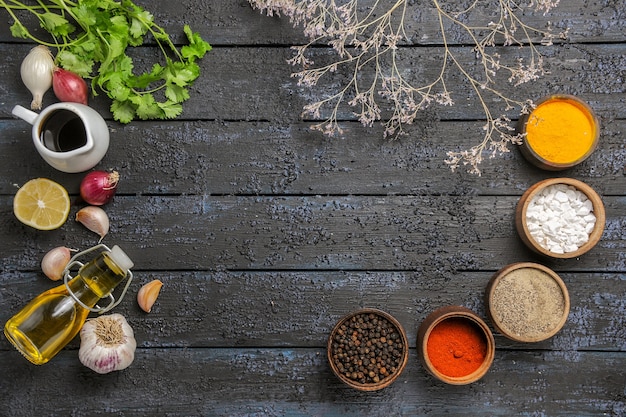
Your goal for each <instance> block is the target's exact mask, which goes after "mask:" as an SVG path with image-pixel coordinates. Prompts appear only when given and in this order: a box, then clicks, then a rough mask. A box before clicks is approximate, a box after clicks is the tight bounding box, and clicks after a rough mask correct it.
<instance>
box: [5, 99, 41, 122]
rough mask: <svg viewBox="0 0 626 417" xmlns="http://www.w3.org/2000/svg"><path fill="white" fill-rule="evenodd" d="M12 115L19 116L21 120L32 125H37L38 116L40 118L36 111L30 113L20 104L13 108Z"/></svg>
mask: <svg viewBox="0 0 626 417" xmlns="http://www.w3.org/2000/svg"><path fill="white" fill-rule="evenodd" d="M11 113H13V115H14V116H17V117H19V118H20V119H22V120H24V121H26V122H28V123H30V124H31V125H32V124H35V119H37V116H39V115H38V114H37V113H35V112H34V111H30V110H28V109H27V108H25V107H22V106H20V105H19V104H18V105H16V106H15V107H13V111H12V112H11Z"/></svg>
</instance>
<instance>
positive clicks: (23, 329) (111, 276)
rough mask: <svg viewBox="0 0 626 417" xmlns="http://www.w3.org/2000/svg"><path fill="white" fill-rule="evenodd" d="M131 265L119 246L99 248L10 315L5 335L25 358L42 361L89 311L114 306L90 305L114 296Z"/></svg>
mask: <svg viewBox="0 0 626 417" xmlns="http://www.w3.org/2000/svg"><path fill="white" fill-rule="evenodd" d="M101 246H103V247H104V248H106V246H104V245H101ZM107 249H108V248H107ZM132 267H133V262H132V261H131V260H130V259H129V258H128V256H127V255H126V254H125V253H124V252H123V251H122V250H121V249H120V248H119V247H118V246H114V247H113V249H111V250H105V251H103V252H101V253H100V254H99V255H98V256H96V258H95V259H93V260H92V261H90V262H88V263H87V264H85V265H83V266H81V268H80V269H79V270H78V274H77V275H76V276H75V277H74V278H72V279H71V280H69V281H67V280H66V282H65V283H64V284H63V285H60V286H58V287H56V288H52V289H50V290H48V291H46V292H44V293H42V294H40V295H38V296H37V297H35V298H34V299H33V300H32V301H31V302H30V303H28V304H27V305H26V306H25V307H24V308H23V309H22V310H21V311H20V312H18V313H17V314H16V315H15V316H13V317H11V318H10V319H9V320H8V321H7V322H6V324H5V326H4V334H5V336H6V337H7V339H9V341H10V342H11V343H12V344H13V346H15V347H16V348H17V350H19V351H20V352H21V353H22V355H24V357H26V359H28V360H29V361H31V362H32V363H34V364H36V365H43V364H44V363H46V362H48V361H49V360H50V359H52V358H53V357H54V356H55V355H56V354H57V353H59V351H60V350H61V349H62V348H63V347H64V346H65V345H67V344H68V343H69V342H70V341H71V340H72V339H73V338H74V337H75V336H76V335H77V334H78V332H79V331H80V329H81V327H82V326H83V324H84V323H85V320H86V319H87V316H88V315H89V313H90V312H91V311H99V312H103V311H108V309H109V308H110V307H112V306H113V305H112V304H113V303H111V304H110V305H109V308H106V309H100V310H98V309H94V308H93V307H94V306H95V305H96V303H97V302H98V301H99V300H100V299H102V298H104V297H111V298H113V297H112V296H111V292H112V291H113V289H115V287H116V286H117V285H118V284H119V283H120V282H122V281H123V280H124V278H125V277H126V276H127V275H128V274H129V273H130V271H129V270H130V268H132ZM131 276H132V274H131ZM120 301H121V299H120ZM118 302H119V301H118ZM115 305H117V303H116V304H115Z"/></svg>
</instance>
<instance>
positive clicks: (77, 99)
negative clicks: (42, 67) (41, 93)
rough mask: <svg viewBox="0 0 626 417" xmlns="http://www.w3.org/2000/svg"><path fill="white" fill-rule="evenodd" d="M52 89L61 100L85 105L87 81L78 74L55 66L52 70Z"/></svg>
mask: <svg viewBox="0 0 626 417" xmlns="http://www.w3.org/2000/svg"><path fill="white" fill-rule="evenodd" d="M52 90H53V91H54V95H55V96H57V98H58V99H59V100H61V101H69V102H72V103H81V104H84V105H87V94H88V90H87V83H86V82H85V80H83V79H82V78H81V77H80V76H79V75H78V74H74V73H73V72H71V71H68V70H64V69H63V68H59V67H56V68H55V69H54V71H53V72H52Z"/></svg>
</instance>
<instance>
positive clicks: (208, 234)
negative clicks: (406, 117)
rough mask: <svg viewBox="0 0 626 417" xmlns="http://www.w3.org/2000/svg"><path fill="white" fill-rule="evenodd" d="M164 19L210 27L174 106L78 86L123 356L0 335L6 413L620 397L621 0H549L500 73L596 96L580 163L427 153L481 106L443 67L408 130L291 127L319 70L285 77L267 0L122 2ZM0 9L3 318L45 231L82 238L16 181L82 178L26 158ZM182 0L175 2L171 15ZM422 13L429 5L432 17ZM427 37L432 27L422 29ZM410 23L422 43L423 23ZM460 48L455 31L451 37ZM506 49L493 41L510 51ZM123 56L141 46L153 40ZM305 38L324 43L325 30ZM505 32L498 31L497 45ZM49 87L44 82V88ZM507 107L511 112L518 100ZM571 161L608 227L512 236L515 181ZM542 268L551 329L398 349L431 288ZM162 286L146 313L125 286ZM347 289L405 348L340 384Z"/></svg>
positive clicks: (624, 279) (623, 407)
mask: <svg viewBox="0 0 626 417" xmlns="http://www.w3.org/2000/svg"><path fill="white" fill-rule="evenodd" d="M139 3H140V4H143V5H144V7H146V8H147V9H148V10H149V11H151V12H152V13H154V15H155V17H156V19H157V21H158V22H159V23H161V24H163V25H164V26H165V27H166V29H167V30H168V31H169V32H170V33H171V34H173V35H175V38H176V39H177V40H181V39H182V37H181V36H182V25H183V24H185V23H188V24H189V25H190V26H191V28H192V29H193V30H194V31H198V32H200V33H201V34H202V36H203V37H204V38H205V39H206V40H207V41H209V42H210V43H211V44H212V45H213V48H214V49H213V51H211V52H209V53H208V54H207V55H206V57H205V58H204V59H203V60H202V61H201V63H200V64H201V67H202V74H201V76H200V78H199V79H198V80H197V81H196V83H195V85H194V86H193V88H192V90H191V94H192V95H191V99H190V100H189V101H187V102H186V103H185V106H184V112H183V115H182V116H181V117H180V118H178V119H176V120H172V121H166V122H158V121H151V122H142V121H136V122H132V123H130V124H128V125H121V124H119V123H117V122H115V121H113V120H112V119H111V117H110V113H109V112H108V106H109V102H108V101H107V99H106V98H105V97H103V96H99V97H97V98H96V99H94V100H92V101H91V103H90V104H91V105H92V106H93V107H94V108H96V109H97V110H98V111H99V112H101V113H102V114H103V115H104V116H105V117H106V118H107V124H108V126H109V127H110V129H111V148H110V150H109V152H108V154H107V156H106V157H105V158H104V160H103V161H102V162H101V163H100V164H99V166H98V168H102V169H116V170H118V171H119V172H120V174H121V177H122V179H121V182H120V186H119V189H118V195H117V196H116V197H115V199H114V200H113V202H112V203H110V204H109V205H107V206H105V208H106V211H107V213H108V214H109V216H110V219H111V231H110V233H109V235H108V236H107V237H106V238H105V240H104V243H106V244H107V245H111V246H112V245H114V244H118V245H120V246H121V247H122V248H123V249H125V250H126V251H127V253H128V254H129V255H130V257H131V258H132V259H133V260H134V262H135V268H134V273H135V281H134V283H133V284H132V286H131V289H130V294H129V295H128V296H127V298H126V299H125V300H124V301H123V302H122V303H121V304H120V306H118V307H117V308H116V310H115V311H116V312H119V313H121V314H123V315H125V316H126V317H127V319H128V321H129V323H130V324H131V326H132V327H133V329H134V331H135V335H136V338H137V343H138V347H137V352H136V358H135V361H134V363H133V364H132V365H131V367H129V368H128V369H126V370H124V371H121V372H116V373H112V374H108V375H97V374H95V373H93V372H92V371H90V370H89V369H87V368H85V367H84V366H82V365H81V364H80V362H79V361H78V355H77V350H78V346H79V341H78V339H75V340H74V341H73V342H71V343H70V344H69V345H68V347H67V348H65V349H64V350H63V351H62V352H61V353H60V354H59V355H58V356H57V357H55V358H54V359H53V360H52V361H51V362H50V363H49V364H47V365H44V366H40V367H37V366H34V365H31V364H29V363H28V362H27V361H26V360H24V359H22V358H21V357H20V355H19V353H17V351H15V350H14V349H13V348H12V347H11V346H10V345H9V343H8V341H7V340H6V339H5V338H1V339H0V369H1V372H0V374H1V375H2V376H1V377H0V415H3V416H4V415H6V416H53V415H55V416H61V415H63V416H70V415H71V416H97V415H120V416H143V415H159V416H161V415H163V416H165V415H181V416H196V415H222V416H257V415H258V416H261V415H263V416H264V415H269V416H282V415H291V416H309V415H318V416H322V415H324V416H360V415H380V416H399V415H406V416H416V415H429V416H430V415H460V414H464V415H477V416H478V415H480V416H483V415H494V416H495V415H501V416H509V415H524V416H586V415H607V416H621V415H624V414H626V375H625V371H624V369H625V367H626V328H625V326H624V325H625V320H626V319H625V313H626V275H625V271H626V258H625V256H624V247H625V246H626V244H625V241H624V226H625V223H626V217H625V215H624V213H625V210H626V179H625V163H626V150H625V148H624V131H625V130H626V106H625V103H624V102H625V100H626V94H625V90H624V81H625V76H626V54H625V53H626V30H625V29H626V23H625V22H626V7H625V5H624V3H623V1H621V0H613V1H602V2H591V1H583V0H577V1H563V2H562V4H561V5H559V7H557V8H556V9H554V10H553V11H552V12H551V13H550V14H549V15H547V16H542V15H541V14H540V13H535V14H533V13H527V14H525V15H524V17H525V18H526V19H527V21H528V23H531V24H537V25H540V24H543V23H545V22H546V21H547V20H550V21H551V22H553V24H554V25H555V26H556V27H557V28H564V27H569V28H570V31H569V36H570V37H569V39H568V40H567V42H565V43H563V44H559V45H554V46H551V47H542V48H541V51H542V53H544V55H545V59H546V64H547V67H548V69H549V71H550V73H549V74H547V75H546V76H545V77H543V78H542V79H541V80H540V81H537V82H533V83H531V84H525V85H523V86H520V87H511V86H509V85H506V84H503V85H502V86H501V87H502V89H503V90H505V91H507V92H509V93H510V94H519V95H520V96H523V97H528V98H535V99H536V98H540V97H543V96H545V95H548V94H554V93H568V94H575V95H578V96H579V97H580V98H582V99H584V100H586V101H587V102H588V103H589V104H590V105H591V106H592V107H593V108H594V109H595V110H596V112H597V114H598V116H599V118H600V120H601V124H602V136H601V141H600V144H599V147H598V149H597V151H596V152H595V153H594V154H593V155H592V156H591V157H590V158H589V159H588V160H587V161H585V162H584V163H583V164H581V165H579V166H577V167H575V168H573V169H570V170H568V171H565V172H561V173H554V172H553V173H550V172H546V171H541V170H539V169H537V168H535V167H533V166H531V165H530V164H528V163H527V162H526V161H525V160H524V159H523V158H522V156H521V154H520V153H519V151H518V150H517V149H513V151H512V152H511V153H508V154H505V155H503V156H499V157H496V158H494V159H486V160H485V162H484V163H483V164H482V166H481V168H482V176H480V177H478V176H475V175H470V174H467V173H466V172H464V171H463V170H460V171H459V172H456V173H451V172H450V170H449V168H448V167H447V166H446V165H445V164H444V162H443V161H444V159H445V158H446V151H448V150H458V149H466V148H469V147H470V146H472V145H474V144H475V143H477V142H476V141H478V140H479V139H480V137H481V131H480V127H481V126H482V125H483V124H484V121H481V119H482V118H484V115H483V114H481V112H480V109H479V108H478V107H477V106H476V102H475V100H473V99H472V98H471V95H470V94H469V90H468V87H467V86H466V85H463V84H462V83H458V84H456V85H452V86H451V87H450V89H451V90H453V91H454V92H455V93H456V94H458V95H459V97H465V96H467V97H470V98H469V99H468V100H464V99H461V100H458V102H459V103H458V104H457V105H455V106H452V107H445V108H433V109H429V110H427V111H426V112H424V115H423V117H422V118H421V119H419V120H418V121H417V122H416V123H415V125H413V126H410V127H408V129H407V132H408V133H409V134H408V135H407V136H405V137H402V138H400V139H399V140H396V141H392V142H390V141H388V140H384V139H382V127H380V126H377V125H376V126H374V127H373V128H370V129H366V128H364V127H362V126H361V125H360V124H359V123H358V121H356V120H354V117H353V116H352V115H351V113H350V112H349V111H348V110H344V111H345V113H344V114H342V118H343V119H345V121H344V122H342V127H343V128H344V130H345V134H344V136H343V137H340V138H334V139H329V138H326V137H323V136H321V135H320V134H319V133H315V132H311V131H310V130H309V126H310V125H311V124H312V123H311V122H305V121H302V120H301V119H300V114H301V111H302V107H303V106H304V105H305V104H307V103H309V100H312V99H314V98H316V97H318V98H319V97H323V95H324V94H325V93H327V92H330V91H332V87H331V86H329V85H320V87H319V88H318V89H316V90H313V91H310V90H308V89H305V88H304V87H298V86H297V85H296V82H297V81H296V79H294V78H291V77H290V74H291V72H292V71H293V68H292V67H290V66H289V65H288V64H287V63H286V60H287V59H288V58H289V57H291V55H292V51H291V50H290V46H291V45H296V44H301V43H302V42H303V41H304V38H303V37H302V34H301V32H300V31H299V30H297V29H293V28H291V26H290V25H289V22H288V21H287V19H279V18H276V17H267V16H264V15H262V14H261V13H259V12H258V11H255V10H253V9H252V8H251V7H250V6H249V4H248V3H247V2H246V1H234V2H219V1H205V0H182V1H177V2H167V1H153V2H146V1H141V2H139ZM429 7H431V6H429V2H416V4H415V5H413V9H415V10H418V11H420V10H421V11H422V13H418V12H417V11H414V12H413V13H412V14H411V19H410V20H411V23H410V24H409V25H407V27H408V28H409V29H410V30H409V32H411V33H419V34H420V36H418V35H415V37H414V38H412V44H410V45H409V46H406V47H405V49H404V50H403V54H402V61H401V62H400V63H399V64H400V65H405V66H411V67H415V68H416V70H419V71H422V72H423V73H424V74H425V75H426V76H427V75H428V74H430V73H435V72H436V71H438V69H439V64H438V61H437V60H438V59H439V56H440V55H439V54H440V53H441V46H440V45H438V44H437V40H436V39H437V25H436V23H435V22H433V21H432V14H429V13H427V11H428V10H429ZM0 16H2V18H1V19H0V23H1V25H0V51H1V52H2V56H3V57H4V59H3V60H2V62H0V67H1V69H2V74H4V77H3V78H2V81H1V82H0V94H2V96H3V99H2V100H1V101H0V131H1V134H0V161H1V164H0V166H1V170H2V171H1V172H2V178H3V181H1V182H0V253H1V263H0V268H1V272H2V273H1V274H0V322H2V323H4V322H5V321H6V320H7V319H8V318H9V317H10V316H11V315H12V314H14V313H15V312H17V311H18V310H19V309H20V308H21V307H22V306H23V305H24V304H25V303H26V302H27V301H28V300H30V299H31V298H32V297H34V296H35V295H36V294H38V293H40V292H42V291H44V290H45V289H47V288H50V287H51V286H52V285H54V284H53V283H51V282H50V281H49V280H48V279H47V278H46V277H45V276H44V275H43V274H42V273H41V272H40V269H39V262H40V260H41V258H42V256H43V255H44V254H45V253H46V252H47V251H48V250H49V249H51V248H53V247H55V246H60V245H65V246H68V247H73V248H81V249H84V248H87V247H90V246H92V245H94V244H95V243H96V241H97V239H96V237H95V235H93V234H91V233H90V232H88V231H87V230H86V229H84V228H83V227H82V226H81V225H80V224H77V223H76V222H74V221H73V220H72V218H73V215H74V214H75V211H76V210H77V209H78V207H73V208H72V212H71V214H70V221H68V222H67V223H66V224H65V225H64V226H63V227H61V228H60V229H58V230H56V231H52V232H41V231H36V230H34V229H31V228H28V227H27V226H23V225H22V224H20V223H19V222H18V221H17V220H16V219H15V217H14V216H13V212H12V198H13V195H14V194H15V191H16V190H17V187H18V186H19V185H21V184H23V183H24V182H26V181H27V180H29V179H31V178H35V177H48V178H51V179H54V180H55V181H58V182H60V183H61V184H63V185H64V186H65V187H66V188H67V189H68V190H69V191H70V193H71V194H72V195H73V196H75V195H76V194H77V191H78V184H79V183H80V179H81V178H82V175H80V174H63V173H60V172H57V171H55V170H54V169H52V168H50V167H49V166H47V165H46V164H45V162H44V161H43V160H42V159H41V158H40V156H39V155H38V154H37V153H36V151H35V150H34V148H33V146H32V143H31V141H30V129H29V126H28V125H27V124H26V123H25V122H22V121H20V120H17V119H14V118H13V117H12V115H11V109H12V107H13V106H14V105H15V104H21V105H27V104H28V103H29V102H30V95H29V93H28V91H27V90H26V89H25V88H24V87H23V86H22V84H21V81H20V78H19V64H20V62H21V60H22V59H23V57H24V56H25V55H26V54H27V52H28V50H29V49H30V48H31V47H32V45H30V44H26V43H23V42H20V41H18V40H16V39H14V38H12V37H11V36H10V33H9V31H8V27H9V24H10V20H9V18H8V17H7V15H6V14H5V12H4V11H3V12H2V13H1V14H0ZM179 16H182V17H179ZM429 16H430V18H429ZM421 35H428V36H421ZM422 39H430V41H422ZM450 41H451V42H452V43H453V44H454V46H453V47H454V48H458V50H459V51H458V52H459V54H460V56H464V57H465V59H467V62H471V61H472V60H473V59H474V56H473V54H472V51H471V49H470V48H469V47H468V46H466V41H467V40H466V39H463V38H462V37H461V36H460V35H459V36H458V37H457V38H453V39H451V40H450ZM515 49H516V48H515V47H511V48H505V49H504V50H503V51H502V53H508V51H515ZM134 53H135V54H136V55H137V56H138V57H145V59H146V60H149V59H151V58H153V57H154V56H155V53H156V51H155V50H154V48H153V47H152V46H150V45H147V46H144V47H142V48H138V49H137V50H136V51H134ZM316 53H319V54H332V52H331V51H329V50H328V49H326V48H319V49H317V50H316ZM512 53H513V52H512ZM53 102H54V97H53V94H52V92H49V93H48V94H47V95H46V98H45V104H51V103H53ZM518 116H519V115H518V114H515V113H514V112H512V113H511V114H509V117H511V118H512V119H514V120H515V119H517V117H518ZM561 175H563V176H569V177H574V178H577V179H580V180H582V181H585V182H586V183H588V184H589V185H591V186H592V187H593V188H594V189H595V190H596V191H597V192H598V193H599V194H600V195H601V196H602V199H603V201H604V203H605V206H606V212H607V224H606V229H605V232H604V234H603V236H602V239H601V241H600V242H599V244H598V245H597V246H596V247H595V248H594V249H593V250H592V251H591V252H589V253H588V254H586V255H584V256H581V257H580V258H577V259H570V260H564V261H553V260H548V259H544V258H540V257H538V256H537V255H534V254H533V253H531V252H530V251H529V250H528V249H527V248H525V247H524V246H523V244H522V242H521V240H520V239H519V237H518V235H517V233H516V231H515V228H514V223H513V215H514V210H515V205H516V204H517V201H518V199H519V197H520V196H521V194H522V193H523V192H524V190H525V189H526V188H528V187H529V186H530V185H532V184H534V183H535V182H537V181H539V180H541V179H544V178H549V177H555V176H561ZM518 261H533V262H540V263H543V264H545V265H547V266H549V267H551V268H553V269H554V270H555V271H556V272H557V273H559V275H560V276H561V277H562V278H563V280H564V281H565V283H566V285H567V287H568V289H569V292H570V298H571V310H570V315H569V318H568V321H567V323H566V324H565V326H564V328H563V329H562V331H561V332H560V333H558V334H557V335H556V336H555V337H553V338H552V339H549V340H547V341H544V342H540V343H535V344H522V343H515V342H512V341H510V340H508V339H505V338H504V337H502V336H500V335H499V334H498V333H497V332H495V331H494V332H495V337H496V346H497V351H496V356H495V360H494V363H493V366H492V368H491V370H490V371H489V372H488V373H487V375H486V376H485V377H484V378H483V379H481V380H480V381H479V382H477V383H474V384H472V385H469V386H462V387H455V386H449V385H445V384H443V383H441V382H438V381H436V380H435V379H434V378H432V377H431V376H429V375H427V374H426V372H425V371H424V369H423V368H422V366H421V365H420V363H419V360H418V357H417V353H416V350H415V343H416V335H417V328H418V327H419V325H420V323H421V322H422V320H423V319H424V318H425V317H426V316H427V315H428V314H429V313H430V312H431V311H433V310H434V309H436V308H437V307H440V306H444V305H464V306H466V307H469V308H471V309H473V310H474V311H476V312H477V313H478V314H479V315H481V316H483V317H486V314H485V307H484V303H483V296H484V290H485V286H486V284H487V282H488V280H489V279H490V277H491V276H492V275H493V273H494V272H495V271H497V270H498V269H500V268H502V267H503V266H505V265H507V264H508V263H511V262H518ZM152 279H160V280H162V281H163V283H164V286H163V289H162V291H161V295H160V297H159V299H158V301H157V303H156V304H155V306H154V308H153V310H152V312H151V313H149V314H146V313H144V312H143V311H141V310H140V309H139V307H138V306H137V304H136V302H135V300H134V298H135V295H136V292H137V291H138V289H139V287H140V286H141V285H142V284H144V283H146V282H148V281H150V280H152ZM359 307H377V308H380V309H383V310H385V311H387V312H389V313H391V314H392V315H394V316H395V317H396V318H397V319H398V320H399V321H400V322H401V323H402V325H403V326H404V327H405V329H406V331H407V333H408V337H409V340H410V343H411V351H410V354H409V364H408V366H407V368H406V370H405V371H404V373H403V374H402V375H401V376H400V378H399V379H398V380H397V381H396V382H395V383H394V384H393V385H391V386H390V387H388V388H386V389H384V390H382V391H379V392H374V393H360V392H355V391H354V390H352V389H350V388H348V387H346V386H344V385H342V384H341V383H340V382H339V380H338V379H336V378H335V377H334V375H332V373H331V371H330V368H329V366H328V363H327V359H326V350H325V345H326V339H327V337H328V333H329V331H330V329H331V328H332V326H333V325H334V323H335V322H336V321H337V320H338V319H339V318H340V317H341V316H343V315H344V314H346V313H348V312H351V311H353V310H355V309H357V308H359Z"/></svg>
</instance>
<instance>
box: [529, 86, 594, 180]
mask: <svg viewBox="0 0 626 417" xmlns="http://www.w3.org/2000/svg"><path fill="white" fill-rule="evenodd" d="M556 102H561V104H562V105H566V106H569V107H570V109H571V110H572V112H573V113H572V114H575V115H576V116H573V117H574V118H575V119H577V120H578V121H580V120H584V122H583V123H586V124H588V129H589V130H588V131H587V130H584V131H585V132H586V133H587V134H588V135H589V141H590V144H589V146H588V147H584V146H583V147H581V149H580V150H579V152H578V157H576V158H575V159H573V160H570V161H556V160H551V159H550V158H549V156H548V155H547V154H545V153H543V155H542V154H540V153H539V152H537V151H536V150H535V149H534V148H533V146H532V143H531V142H532V140H533V139H532V138H529V137H528V135H529V134H532V135H534V136H535V137H536V135H539V134H540V132H535V131H534V130H533V129H531V130H530V132H529V131H528V126H529V123H537V124H538V123H544V122H545V123H550V122H551V121H550V120H544V118H543V117H541V116H539V115H538V112H540V111H541V110H540V108H541V107H542V106H550V105H552V104H553V103H556ZM560 116H561V117H563V118H564V117H565V116H564V115H563V114H561V115H560ZM561 122H562V123H564V124H567V123H569V124H571V125H574V124H575V123H576V120H569V119H566V120H564V121H561ZM535 126H537V125H535ZM531 127H532V126H531ZM517 130H518V132H519V133H521V134H523V135H524V138H523V140H522V144H521V146H520V150H521V152H522V155H523V156H524V157H525V158H526V160H528V161H529V162H530V163H531V164H533V165H535V166H537V167H539V168H541V169H545V170H548V171H561V170H564V169H568V168H571V167H573V166H575V165H578V164H580V163H581V162H582V161H584V160H585V159H587V158H588V157H589V156H590V155H591V154H592V153H593V151H594V150H595V149H596V147H597V146H598V140H599V139H600V121H599V120H598V117H597V116H596V114H595V113H594V111H593V109H592V108H591V107H589V105H588V104H587V103H585V102H584V101H583V100H581V99H579V98H578V97H575V96H572V95H568V94H556V95H552V96H548V97H544V98H543V99H541V100H539V101H538V102H537V106H536V107H535V109H533V110H532V111H531V112H530V113H529V114H525V115H522V117H520V119H519V121H518V126H517ZM578 132H579V131H578V130H577V131H574V132H568V131H567V130H564V131H563V132H561V135H560V136H559V135H558V134H557V136H556V137H551V138H550V140H552V141H553V142H555V143H556V144H557V146H562V147H569V148H572V147H573V146H576V143H575V142H572V141H571V138H572V137H574V136H575V134H577V133H578ZM570 133H571V134H570ZM553 159H555V158H553Z"/></svg>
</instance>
